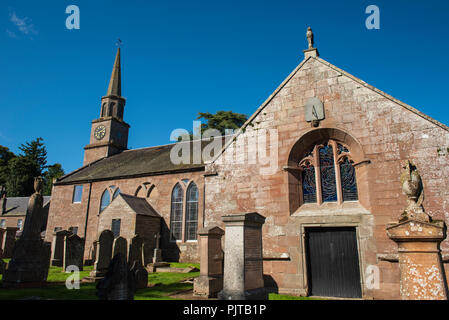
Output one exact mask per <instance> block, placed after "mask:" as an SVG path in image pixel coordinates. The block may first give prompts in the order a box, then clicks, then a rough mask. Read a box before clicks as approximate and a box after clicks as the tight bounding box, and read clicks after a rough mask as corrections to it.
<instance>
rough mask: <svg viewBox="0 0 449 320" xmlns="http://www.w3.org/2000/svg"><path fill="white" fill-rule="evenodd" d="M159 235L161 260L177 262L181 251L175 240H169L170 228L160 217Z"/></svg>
mask: <svg viewBox="0 0 449 320" xmlns="http://www.w3.org/2000/svg"><path fill="white" fill-rule="evenodd" d="M161 235H162V237H161V249H162V260H163V261H172V262H178V261H179V256H180V252H181V251H180V250H179V247H178V245H177V244H176V242H172V241H170V229H169V228H168V226H167V224H166V223H165V220H164V219H161Z"/></svg>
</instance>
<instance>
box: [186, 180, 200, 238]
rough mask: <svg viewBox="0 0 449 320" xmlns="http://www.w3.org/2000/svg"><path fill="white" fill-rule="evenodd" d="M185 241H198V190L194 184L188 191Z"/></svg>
mask: <svg viewBox="0 0 449 320" xmlns="http://www.w3.org/2000/svg"><path fill="white" fill-rule="evenodd" d="M186 200H187V206H186V223H185V239H186V241H188V240H196V237H197V236H196V232H197V227H198V188H197V186H196V184H195V183H194V182H192V183H191V184H190V186H189V187H188V189H187V196H186Z"/></svg>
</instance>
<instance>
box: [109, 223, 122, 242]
mask: <svg viewBox="0 0 449 320" xmlns="http://www.w3.org/2000/svg"><path fill="white" fill-rule="evenodd" d="M120 223H121V219H112V226H111V231H112V233H113V234H114V238H118V237H120Z"/></svg>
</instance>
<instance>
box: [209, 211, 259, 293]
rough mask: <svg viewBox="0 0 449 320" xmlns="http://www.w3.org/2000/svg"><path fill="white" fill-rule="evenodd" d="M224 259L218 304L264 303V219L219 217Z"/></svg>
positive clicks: (252, 215)
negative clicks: (223, 239) (254, 301)
mask: <svg viewBox="0 0 449 320" xmlns="http://www.w3.org/2000/svg"><path fill="white" fill-rule="evenodd" d="M222 219H223V222H224V223H225V227H226V228H225V258H224V272H223V273H224V275H223V290H222V291H220V292H219V294H218V298H219V299H221V300H253V299H255V300H262V299H267V291H266V290H265V288H264V281H263V261H262V225H263V224H264V223H265V217H263V216H261V215H260V214H258V213H256V212H253V213H244V214H232V215H226V216H223V217H222Z"/></svg>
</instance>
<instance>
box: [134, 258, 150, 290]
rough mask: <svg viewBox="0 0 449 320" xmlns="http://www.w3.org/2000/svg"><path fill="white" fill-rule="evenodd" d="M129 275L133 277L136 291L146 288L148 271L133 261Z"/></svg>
mask: <svg viewBox="0 0 449 320" xmlns="http://www.w3.org/2000/svg"><path fill="white" fill-rule="evenodd" d="M131 273H132V274H133V275H134V280H135V286H136V289H144V288H146V287H147V286H148V271H147V270H146V269H145V268H144V267H143V266H142V265H139V263H138V262H137V261H134V263H133V266H132V267H131Z"/></svg>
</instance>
